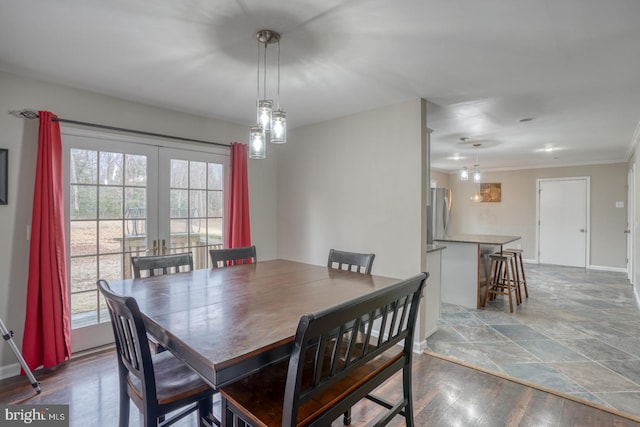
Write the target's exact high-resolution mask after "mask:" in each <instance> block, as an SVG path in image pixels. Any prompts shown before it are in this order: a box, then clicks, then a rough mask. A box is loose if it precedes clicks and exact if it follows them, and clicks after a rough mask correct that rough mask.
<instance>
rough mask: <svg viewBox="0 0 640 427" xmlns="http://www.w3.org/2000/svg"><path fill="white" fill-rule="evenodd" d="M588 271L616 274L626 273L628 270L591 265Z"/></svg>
mask: <svg viewBox="0 0 640 427" xmlns="http://www.w3.org/2000/svg"><path fill="white" fill-rule="evenodd" d="M587 270H600V271H612V272H615V273H626V272H627V269H626V268H622V267H608V266H606V265H589V266H588V267H587Z"/></svg>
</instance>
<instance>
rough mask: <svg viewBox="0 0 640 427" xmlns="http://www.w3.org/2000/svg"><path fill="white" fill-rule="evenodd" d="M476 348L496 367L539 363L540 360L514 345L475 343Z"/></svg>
mask: <svg viewBox="0 0 640 427" xmlns="http://www.w3.org/2000/svg"><path fill="white" fill-rule="evenodd" d="M475 345H476V347H477V348H478V349H479V350H481V351H482V352H483V353H484V354H486V355H487V357H489V359H491V360H492V361H493V362H494V363H495V364H496V365H498V366H500V367H502V365H505V364H512V363H533V362H540V359H538V358H537V357H535V356H534V355H533V354H531V353H529V352H528V351H526V350H525V349H523V348H522V347H520V346H519V345H517V344H516V343H513V342H510V341H507V342H496V343H475Z"/></svg>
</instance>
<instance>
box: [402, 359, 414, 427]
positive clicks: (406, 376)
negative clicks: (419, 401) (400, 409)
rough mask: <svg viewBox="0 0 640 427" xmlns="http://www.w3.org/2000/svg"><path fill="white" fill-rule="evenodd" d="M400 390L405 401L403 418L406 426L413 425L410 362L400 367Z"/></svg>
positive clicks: (410, 426) (411, 426)
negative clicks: (402, 367)
mask: <svg viewBox="0 0 640 427" xmlns="http://www.w3.org/2000/svg"><path fill="white" fill-rule="evenodd" d="M402 392H403V394H404V398H405V399H406V401H407V406H405V407H404V419H405V424H406V426H407V427H413V395H412V393H411V364H407V365H405V367H404V369H402Z"/></svg>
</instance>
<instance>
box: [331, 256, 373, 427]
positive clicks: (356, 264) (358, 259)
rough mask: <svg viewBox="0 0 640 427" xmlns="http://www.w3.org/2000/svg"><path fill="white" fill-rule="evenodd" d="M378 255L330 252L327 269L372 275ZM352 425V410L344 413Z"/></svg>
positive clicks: (345, 419)
mask: <svg viewBox="0 0 640 427" xmlns="http://www.w3.org/2000/svg"><path fill="white" fill-rule="evenodd" d="M375 257H376V254H364V253H358V252H347V251H339V250H336V249H330V250H329V259H328V261H327V267H329V268H336V269H339V270H349V271H355V272H357V273H362V274H371V268H372V267H373V260H374V258H375ZM349 424H351V409H349V410H348V411H346V412H345V413H344V425H349Z"/></svg>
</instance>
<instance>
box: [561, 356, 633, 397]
mask: <svg viewBox="0 0 640 427" xmlns="http://www.w3.org/2000/svg"><path fill="white" fill-rule="evenodd" d="M550 366H551V367H552V368H554V369H556V370H558V371H560V372H561V373H562V374H564V375H565V376H567V377H568V378H570V379H571V380H573V381H575V382H576V383H578V384H580V385H581V386H582V387H584V389H585V390H587V391H589V392H591V393H606V392H621V391H638V392H640V385H638V384H636V383H634V382H632V381H629V380H628V379H626V378H624V377H623V376H621V375H619V374H617V373H616V372H613V371H612V370H610V369H607V368H605V367H604V366H602V365H600V364H599V363H596V362H590V361H589V362H571V363H550Z"/></svg>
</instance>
